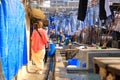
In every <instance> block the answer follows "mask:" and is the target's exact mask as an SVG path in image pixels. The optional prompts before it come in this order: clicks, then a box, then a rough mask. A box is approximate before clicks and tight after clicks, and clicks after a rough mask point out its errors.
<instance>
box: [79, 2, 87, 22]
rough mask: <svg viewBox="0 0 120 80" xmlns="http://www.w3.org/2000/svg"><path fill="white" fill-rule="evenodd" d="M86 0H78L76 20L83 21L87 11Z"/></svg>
mask: <svg viewBox="0 0 120 80" xmlns="http://www.w3.org/2000/svg"><path fill="white" fill-rule="evenodd" d="M87 4H88V0H79V8H78V20H81V21H84V19H85V16H86V11H87Z"/></svg>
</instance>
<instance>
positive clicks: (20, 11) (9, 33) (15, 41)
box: [0, 0, 27, 80]
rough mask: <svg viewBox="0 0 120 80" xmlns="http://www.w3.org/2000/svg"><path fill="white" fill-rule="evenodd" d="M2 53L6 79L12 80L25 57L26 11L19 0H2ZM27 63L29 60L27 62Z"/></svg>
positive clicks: (0, 47)
mask: <svg viewBox="0 0 120 80" xmlns="http://www.w3.org/2000/svg"><path fill="white" fill-rule="evenodd" d="M0 12H1V14H0V54H1V61H2V69H3V73H4V77H5V80H12V79H13V77H14V76H15V75H17V73H18V70H19V69H20V68H21V67H22V65H23V59H25V57H24V56H25V54H26V55H27V52H25V49H26V48H25V47H24V46H25V45H26V44H25V43H24V42H25V36H24V35H25V34H26V33H25V30H24V29H25V28H26V27H25V11H24V6H23V4H22V3H21V2H19V0H1V5H0ZM26 63H27V62H26Z"/></svg>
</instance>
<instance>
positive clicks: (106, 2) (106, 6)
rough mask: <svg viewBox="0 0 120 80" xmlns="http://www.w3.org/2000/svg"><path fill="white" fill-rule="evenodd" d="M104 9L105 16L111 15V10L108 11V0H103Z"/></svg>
mask: <svg viewBox="0 0 120 80" xmlns="http://www.w3.org/2000/svg"><path fill="white" fill-rule="evenodd" d="M105 11H106V16H107V17H108V16H110V15H111V11H110V6H109V1H108V0H105Z"/></svg>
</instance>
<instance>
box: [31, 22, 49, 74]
mask: <svg viewBox="0 0 120 80" xmlns="http://www.w3.org/2000/svg"><path fill="white" fill-rule="evenodd" d="M35 26H36V27H37V28H34V30H33V33H32V36H31V52H32V60H33V62H34V63H35V65H36V71H37V72H38V73H39V74H42V72H43V69H44V61H43V60H44V57H45V52H46V51H45V46H46V45H47V42H48V36H47V32H46V31H45V30H44V29H43V23H42V22H41V21H38V23H37V24H36V25H35ZM35 26H34V27H35Z"/></svg>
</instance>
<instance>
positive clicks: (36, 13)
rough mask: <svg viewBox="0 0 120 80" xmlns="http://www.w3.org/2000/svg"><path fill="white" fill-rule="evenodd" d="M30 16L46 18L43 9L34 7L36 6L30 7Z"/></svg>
mask: <svg viewBox="0 0 120 80" xmlns="http://www.w3.org/2000/svg"><path fill="white" fill-rule="evenodd" d="M31 16H32V17H33V18H37V19H41V20H44V19H45V18H46V17H45V14H44V11H42V10H40V9H36V8H32V9H31Z"/></svg>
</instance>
